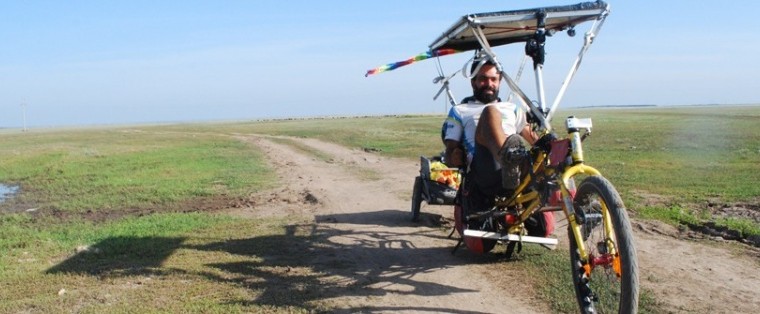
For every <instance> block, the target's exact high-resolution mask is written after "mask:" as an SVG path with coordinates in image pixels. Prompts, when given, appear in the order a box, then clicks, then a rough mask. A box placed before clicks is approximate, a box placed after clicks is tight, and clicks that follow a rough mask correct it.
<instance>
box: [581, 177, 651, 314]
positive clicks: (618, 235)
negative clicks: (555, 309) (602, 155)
mask: <svg viewBox="0 0 760 314" xmlns="http://www.w3.org/2000/svg"><path fill="white" fill-rule="evenodd" d="M573 205H574V208H575V212H576V219H577V221H578V224H579V225H580V229H581V237H582V240H583V241H582V242H583V243H584V247H585V249H586V252H587V253H588V261H587V262H585V263H584V262H583V260H582V258H581V253H580V250H579V249H578V245H577V244H576V242H575V236H574V234H573V232H572V230H570V231H569V232H568V236H569V238H570V260H571V267H572V268H571V269H572V274H573V284H574V286H575V294H576V296H577V299H578V305H579V306H580V308H581V313H636V312H637V311H638V303H639V292H638V291H639V278H638V259H637V257H636V250H635V248H634V244H633V231H632V229H631V223H630V220H629V219H628V213H627V212H626V210H625V207H624V206H623V201H622V200H621V198H620V195H619V194H618V192H617V191H616V190H615V187H614V186H612V184H611V183H610V182H609V181H607V179H605V178H604V177H602V176H591V177H588V178H586V179H585V180H583V182H582V183H581V184H580V186H579V187H578V192H577V194H576V196H575V199H574V201H573Z"/></svg>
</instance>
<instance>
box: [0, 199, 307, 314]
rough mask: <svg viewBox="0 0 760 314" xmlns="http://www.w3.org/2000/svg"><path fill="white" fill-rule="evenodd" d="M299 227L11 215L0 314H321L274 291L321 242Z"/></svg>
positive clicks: (182, 218) (217, 219)
mask: <svg viewBox="0 0 760 314" xmlns="http://www.w3.org/2000/svg"><path fill="white" fill-rule="evenodd" d="M294 222H295V223H297V222H299V220H298V219H294V218H292V217H290V218H289V219H288V220H279V219H274V220H272V219H270V220H252V219H243V220H241V219H233V218H232V217H229V216H220V215H211V214H205V213H182V214H180V213H164V214H153V215H149V216H144V217H129V218H124V219H120V220H115V221H109V222H107V223H103V224H93V223H91V222H87V221H78V222H76V221H69V222H59V221H55V220H46V221H44V222H41V221H34V220H33V219H30V218H29V217H27V216H24V215H6V216H3V221H2V228H0V233H1V235H2V239H3V242H0V250H2V251H3V255H2V257H0V265H2V267H1V268H0V282H2V285H0V312H2V313H16V312H25V311H29V310H30V309H31V310H32V311H33V312H41V313H60V312H72V311H74V312H84V313H104V312H109V313H114V312H118V313H122V312H128V313H154V312H162V313H250V312H283V313H284V312H288V313H302V312H303V313H306V312H308V309H314V308H317V309H318V308H319V305H318V304H317V305H308V304H309V301H312V298H309V297H304V296H303V295H301V296H299V295H295V294H294V295H290V294H286V292H287V291H282V292H281V291H280V290H279V288H277V287H276V286H275V287H270V286H269V284H268V283H269V282H277V281H279V282H283V280H284V279H277V278H278V275H277V274H278V272H279V270H278V267H280V268H281V267H282V266H280V265H286V266H287V265H303V266H300V267H306V266H305V265H306V263H308V261H306V260H303V258H302V256H301V255H299V254H295V252H294V251H292V250H297V249H303V248H304V247H305V246H308V243H309V241H310V239H316V238H314V237H313V236H312V235H310V234H309V233H308V232H301V231H296V232H288V231H289V230H295V229H297V228H298V227H297V226H295V228H292V227H287V228H286V227H284V226H286V225H287V224H288V223H294ZM241 230H244V232H241ZM304 230H311V229H310V228H304ZM304 243H306V244H304ZM283 246H285V247H286V249H283ZM77 247H87V250H80V251H79V252H77V251H75V248H77ZM272 256H276V259H274V260H268V259H269V258H272ZM296 259H301V261H296ZM294 267H295V266H294ZM283 269H284V268H283ZM301 273H302V274H303V276H304V277H303V278H307V277H311V278H319V277H320V276H321V275H319V274H318V273H313V272H312V271H311V270H309V269H304V270H301ZM243 278H245V279H243ZM315 280H316V279H315ZM310 288H316V287H310ZM275 293H276V294H277V295H278V297H277V299H276V300H273V299H271V298H273V297H274V296H273V294H275ZM256 299H259V300H260V302H250V300H256ZM278 302H282V303H278ZM317 303H318V302H317Z"/></svg>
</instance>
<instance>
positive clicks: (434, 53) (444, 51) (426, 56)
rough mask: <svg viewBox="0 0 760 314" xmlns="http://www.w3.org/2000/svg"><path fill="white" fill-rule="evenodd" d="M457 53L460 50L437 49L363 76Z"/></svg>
mask: <svg viewBox="0 0 760 314" xmlns="http://www.w3.org/2000/svg"><path fill="white" fill-rule="evenodd" d="M457 52H461V51H460V50H456V49H438V50H433V51H428V52H424V53H421V54H418V55H416V56H414V57H411V58H409V59H406V60H404V61H399V62H394V63H388V64H386V65H381V66H379V67H377V68H374V69H372V70H369V71H367V74H364V77H367V76H370V75H372V74H377V73H382V72H387V71H392V70H395V69H397V68H400V67H402V66H405V65H409V64H412V63H414V62H417V61H422V60H425V59H430V58H433V57H440V56H445V55H450V54H453V53H457Z"/></svg>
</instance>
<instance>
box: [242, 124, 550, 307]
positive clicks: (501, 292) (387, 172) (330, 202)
mask: <svg viewBox="0 0 760 314" xmlns="http://www.w3.org/2000/svg"><path fill="white" fill-rule="evenodd" d="M243 140H245V141H248V142H250V143H252V144H254V145H255V146H256V147H258V148H260V149H261V151H262V152H263V153H264V154H265V155H266V156H267V157H268V160H270V162H271V163H272V166H273V168H274V169H276V171H277V173H278V176H279V179H280V180H281V182H283V187H281V188H279V189H275V190H273V191H269V192H266V193H262V194H258V195H255V196H252V198H251V200H250V204H249V205H250V206H248V207H243V208H239V209H237V210H236V211H237V214H239V215H242V216H247V217H253V218H255V217H261V216H283V215H306V216H307V217H313V223H314V226H313V227H312V229H313V230H314V231H313V232H314V233H319V234H320V235H321V236H323V237H324V239H325V242H324V243H320V244H319V245H314V247H312V249H311V250H309V252H308V254H310V255H311V256H310V257H309V258H311V259H313V260H314V261H317V262H315V265H316V264H320V265H323V266H322V267H320V268H319V271H320V272H323V273H325V272H326V273H329V276H326V278H331V279H329V280H330V281H331V282H325V286H326V287H330V289H334V290H335V289H337V291H334V292H333V293H331V294H330V295H328V296H327V297H325V298H322V299H320V300H312V302H314V303H319V304H322V306H323V307H324V306H325V304H327V305H326V306H327V307H329V308H331V309H334V310H335V311H338V312H351V313H354V312H367V313H380V312H383V313H384V312H393V313H397V312H402V313H404V312H407V313H408V312H414V313H418V312H422V313H425V312H434V313H504V312H511V313H546V312H549V308H548V306H547V305H545V304H542V303H541V302H540V301H538V300H537V299H535V297H534V296H532V293H531V291H532V290H531V287H527V286H526V287H515V286H512V287H510V289H506V287H500V286H493V285H492V284H491V280H490V279H489V278H488V277H487V276H486V275H485V274H487V267H488V264H487V263H482V261H483V259H482V258H480V257H478V256H475V255H473V254H471V253H469V252H467V251H466V250H465V249H460V250H459V251H458V252H457V253H456V254H454V255H452V254H451V249H452V248H453V245H454V244H455V241H454V240H451V239H447V238H446V235H447V234H448V233H447V232H448V230H449V229H448V227H444V226H441V221H443V220H444V218H442V217H450V216H451V213H450V211H451V207H450V206H427V207H426V208H425V212H424V213H423V217H422V219H423V221H424V223H423V225H418V224H413V223H411V222H409V218H410V216H409V215H410V213H409V206H410V196H411V188H412V183H413V180H414V176H415V175H416V173H417V172H418V169H419V168H418V167H419V166H418V165H417V164H416V163H414V162H411V161H408V160H401V159H391V158H385V157H382V158H381V157H378V156H376V155H373V154H371V153H367V152H364V151H360V150H351V149H347V148H345V147H342V146H339V145H335V144H331V143H325V142H321V141H317V140H313V139H303V138H287V139H286V140H285V141H277V140H273V137H265V136H246V137H244V138H243ZM287 141H297V142H298V143H300V144H298V145H307V146H308V147H310V149H313V150H315V151H318V152H320V153H319V155H321V156H324V155H327V156H330V157H329V159H327V160H324V159H320V158H319V157H315V156H314V154H309V153H306V152H304V151H303V150H299V149H295V148H294V147H292V146H290V145H287V144H286V142H287ZM284 143H285V144H284ZM317 246H318V247H317ZM326 265H335V267H329V266H326ZM317 267H319V266H317ZM493 275H494V276H496V274H493ZM520 275H523V276H524V275H525V274H517V273H510V272H509V271H507V272H504V271H503V270H502V271H501V272H500V273H499V274H498V277H500V279H501V280H504V279H505V278H510V277H512V278H519V276H520ZM337 282H340V283H341V284H339V285H338V286H339V287H338V288H336V283H337ZM518 282H519V281H518ZM305 306H306V307H307V308H308V307H310V306H313V304H308V305H305Z"/></svg>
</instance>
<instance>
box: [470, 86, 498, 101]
mask: <svg viewBox="0 0 760 314" xmlns="http://www.w3.org/2000/svg"><path fill="white" fill-rule="evenodd" d="M488 91H493V93H491V94H489V93H487V92H488ZM497 98H499V89H498V88H496V89H491V88H489V87H488V86H485V87H483V88H480V89H477V90H475V99H477V100H478V101H479V102H482V103H484V104H490V103H492V102H494V101H496V99H497Z"/></svg>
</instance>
